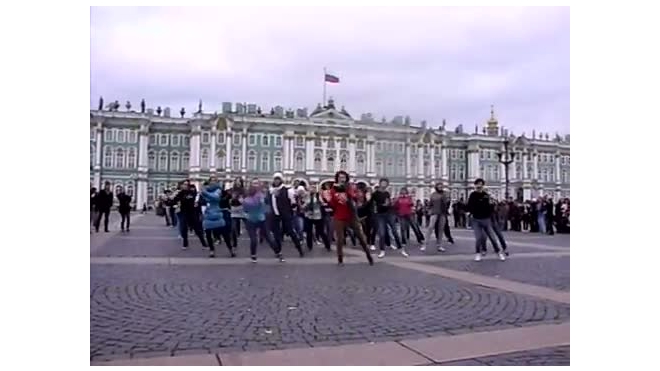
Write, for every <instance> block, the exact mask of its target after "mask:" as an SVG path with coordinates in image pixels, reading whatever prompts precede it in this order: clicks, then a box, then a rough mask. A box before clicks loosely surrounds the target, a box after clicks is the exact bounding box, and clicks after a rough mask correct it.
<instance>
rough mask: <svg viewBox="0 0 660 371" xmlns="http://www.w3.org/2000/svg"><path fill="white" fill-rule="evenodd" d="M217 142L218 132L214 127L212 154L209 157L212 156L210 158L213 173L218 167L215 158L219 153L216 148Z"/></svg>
mask: <svg viewBox="0 0 660 371" xmlns="http://www.w3.org/2000/svg"><path fill="white" fill-rule="evenodd" d="M217 140H218V132H217V131H216V128H215V127H213V129H212V130H211V154H210V155H209V156H211V158H210V160H211V166H210V168H211V172H215V167H216V166H217V164H216V163H215V157H216V156H215V153H216V152H217V151H218V150H217V149H216V147H215V146H216V141H217Z"/></svg>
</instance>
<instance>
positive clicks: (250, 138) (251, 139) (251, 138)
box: [248, 134, 257, 146]
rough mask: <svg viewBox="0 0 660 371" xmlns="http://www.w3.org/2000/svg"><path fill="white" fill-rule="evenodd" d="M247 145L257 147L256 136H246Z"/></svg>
mask: <svg viewBox="0 0 660 371" xmlns="http://www.w3.org/2000/svg"><path fill="white" fill-rule="evenodd" d="M248 145H250V146H256V145H257V134H250V135H248Z"/></svg>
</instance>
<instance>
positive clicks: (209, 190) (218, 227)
mask: <svg viewBox="0 0 660 371" xmlns="http://www.w3.org/2000/svg"><path fill="white" fill-rule="evenodd" d="M222 193H223V191H222V189H221V188H220V184H219V182H218V179H217V178H216V177H213V176H212V177H211V178H210V179H209V180H208V182H205V183H204V188H203V189H202V198H203V199H204V201H206V208H205V209H204V220H203V221H202V227H203V228H204V233H205V234H206V244H207V245H208V247H209V250H210V252H209V257H211V258H213V257H215V246H214V243H213V240H214V238H215V239H216V240H218V241H220V238H221V237H222V238H223V239H224V240H225V243H226V244H227V250H229V256H231V257H232V258H234V257H236V252H235V251H234V248H233V246H232V244H231V235H230V234H231V230H230V229H229V228H225V227H226V226H227V220H226V218H225V215H224V214H223V211H222V210H221V209H220V200H221V199H222ZM193 229H195V226H193ZM195 232H197V230H196V229H195Z"/></svg>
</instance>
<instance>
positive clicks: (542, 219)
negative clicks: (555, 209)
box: [537, 213, 545, 234]
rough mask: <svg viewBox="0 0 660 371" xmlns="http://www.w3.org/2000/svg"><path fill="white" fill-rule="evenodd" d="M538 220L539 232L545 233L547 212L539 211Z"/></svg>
mask: <svg viewBox="0 0 660 371" xmlns="http://www.w3.org/2000/svg"><path fill="white" fill-rule="evenodd" d="M537 221H538V223H539V233H542V234H545V213H539V215H538V218H537Z"/></svg>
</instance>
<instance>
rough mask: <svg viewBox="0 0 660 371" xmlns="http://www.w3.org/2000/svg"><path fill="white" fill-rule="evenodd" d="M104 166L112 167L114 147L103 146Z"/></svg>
mask: <svg viewBox="0 0 660 371" xmlns="http://www.w3.org/2000/svg"><path fill="white" fill-rule="evenodd" d="M103 167H106V168H110V167H112V147H110V146H105V147H103Z"/></svg>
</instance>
